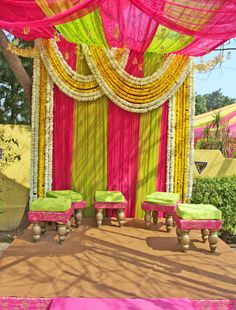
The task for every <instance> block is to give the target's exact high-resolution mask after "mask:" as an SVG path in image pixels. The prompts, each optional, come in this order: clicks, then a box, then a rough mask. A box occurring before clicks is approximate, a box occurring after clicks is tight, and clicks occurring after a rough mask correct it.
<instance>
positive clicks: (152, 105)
mask: <svg viewBox="0 0 236 310" xmlns="http://www.w3.org/2000/svg"><path fill="white" fill-rule="evenodd" d="M83 51H84V55H85V58H86V61H87V64H88V66H89V68H90V70H91V72H92V73H93V74H94V76H95V78H96V81H97V83H98V84H99V86H100V88H101V89H102V90H103V92H104V94H105V95H106V96H107V97H108V98H109V99H110V100H111V101H112V102H114V103H115V104H116V105H118V106H119V107H121V108H122V109H124V110H127V111H130V112H135V113H145V112H147V111H151V110H153V109H156V108H158V107H159V106H161V105H162V104H163V103H164V102H166V101H167V100H168V99H169V98H170V97H171V96H173V95H174V94H175V93H176V91H177V90H178V89H179V87H180V86H181V85H182V84H183V82H184V80H185V78H186V76H187V74H188V73H189V70H190V62H188V63H187V65H186V66H185V68H184V69H183V72H182V74H181V76H180V78H179V80H178V81H176V83H175V84H174V85H173V86H172V87H170V88H169V89H168V91H167V92H166V93H165V94H164V95H163V96H162V97H160V98H157V99H156V100H153V101H150V102H149V103H141V104H134V103H131V102H129V101H127V100H124V99H122V98H120V97H119V96H118V95H117V94H116V93H115V92H114V91H113V90H112V89H110V87H109V85H108V84H107V83H106V81H105V80H104V79H103V76H102V75H101V73H100V71H99V70H98V68H97V66H96V64H95V63H94V60H93V57H92V55H91V53H90V51H89V48H88V46H86V45H83Z"/></svg>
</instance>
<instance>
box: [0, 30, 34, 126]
mask: <svg viewBox="0 0 236 310" xmlns="http://www.w3.org/2000/svg"><path fill="white" fill-rule="evenodd" d="M9 38H10V40H12V36H9ZM9 38H8V36H7V35H6V34H5V32H3V30H2V29H0V51H1V52H0V122H1V123H11V124H12V123H13V124H14V123H23V124H27V123H29V119H30V117H29V116H30V106H31V87H32V78H31V76H32V60H31V59H29V58H22V59H21V58H20V57H18V56H16V55H15V54H13V53H12V52H11V51H10V50H8V43H9ZM29 44H32V43H31V42H30V43H26V42H24V41H22V40H21V41H20V46H27V45H29Z"/></svg>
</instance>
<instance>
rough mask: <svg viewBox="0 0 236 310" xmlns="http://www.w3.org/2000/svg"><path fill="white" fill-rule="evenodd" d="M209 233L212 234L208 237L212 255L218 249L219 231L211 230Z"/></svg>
mask: <svg viewBox="0 0 236 310" xmlns="http://www.w3.org/2000/svg"><path fill="white" fill-rule="evenodd" d="M209 232H210V234H209V237H208V241H209V245H210V249H211V253H215V251H216V247H217V239H218V236H217V231H216V230H210V231H209Z"/></svg>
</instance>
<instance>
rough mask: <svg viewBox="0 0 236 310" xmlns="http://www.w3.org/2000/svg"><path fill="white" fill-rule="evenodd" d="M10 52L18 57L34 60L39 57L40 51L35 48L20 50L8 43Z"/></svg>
mask: <svg viewBox="0 0 236 310" xmlns="http://www.w3.org/2000/svg"><path fill="white" fill-rule="evenodd" d="M8 50H9V51H11V52H12V53H13V54H15V55H17V56H21V57H25V58H34V57H37V56H38V50H37V49H36V48H35V47H24V48H20V47H17V46H16V45H15V44H13V43H8Z"/></svg>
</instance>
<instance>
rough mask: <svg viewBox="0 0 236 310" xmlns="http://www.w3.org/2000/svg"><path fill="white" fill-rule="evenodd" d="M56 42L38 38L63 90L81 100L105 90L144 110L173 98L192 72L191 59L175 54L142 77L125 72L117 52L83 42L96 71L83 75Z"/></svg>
mask: <svg viewBox="0 0 236 310" xmlns="http://www.w3.org/2000/svg"><path fill="white" fill-rule="evenodd" d="M55 44H56V43H55V42H54V41H52V40H51V41H50V43H48V41H46V40H38V41H37V47H38V48H39V51H40V55H41V57H42V60H43V62H44V64H45V66H46V69H47V71H48V73H49V75H50V76H51V78H52V80H53V81H54V82H55V84H56V85H57V86H58V87H59V88H60V90H61V91H63V92H64V93H65V94H67V95H68V96H70V97H72V98H74V99H76V100H78V101H93V100H95V99H97V98H99V97H101V96H102V95H103V94H104V93H105V95H107V96H108V97H109V99H111V100H112V101H113V102H114V103H115V104H117V105H118V106H120V107H121V108H123V109H125V110H128V111H131V112H137V113H144V112H147V111H149V110H152V109H155V108H157V107H159V106H160V105H162V104H163V102H165V101H166V100H167V99H169V98H170V97H171V96H172V95H173V94H174V93H175V92H176V91H177V89H178V88H179V87H180V86H181V85H182V83H183V81H184V79H185V77H186V75H187V73H188V72H189V59H188V58H187V57H186V56H171V57H169V59H167V61H166V62H165V63H164V65H163V66H162V68H161V69H159V70H158V71H157V72H156V73H154V74H153V75H152V76H150V77H146V78H142V79H139V78H136V77H133V76H131V75H129V74H128V73H125V71H124V70H123V69H122V67H121V66H120V65H119V64H118V62H117V61H116V60H115V58H116V57H114V55H113V53H114V52H111V51H107V50H105V49H103V48H100V47H97V46H92V47H90V49H89V48H88V47H87V46H83V51H84V54H85V57H86V60H87V63H88V65H89V68H90V70H91V71H92V73H93V75H90V76H82V75H79V74H78V73H75V72H74V71H73V70H72V69H71V68H70V67H69V66H68V65H67V64H66V62H65V60H64V59H63V57H62V55H61V54H60V52H59V51H58V49H56V47H55ZM125 58H126V57H125ZM122 70H123V71H122ZM94 79H96V81H95V80H94Z"/></svg>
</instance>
